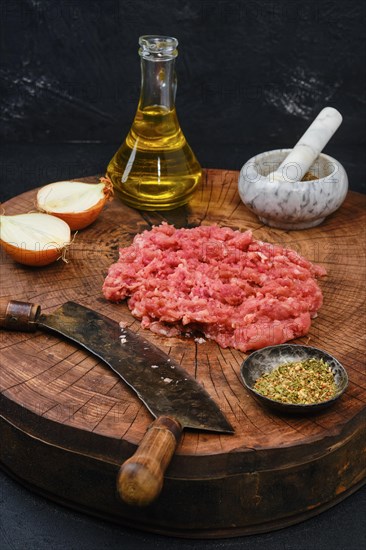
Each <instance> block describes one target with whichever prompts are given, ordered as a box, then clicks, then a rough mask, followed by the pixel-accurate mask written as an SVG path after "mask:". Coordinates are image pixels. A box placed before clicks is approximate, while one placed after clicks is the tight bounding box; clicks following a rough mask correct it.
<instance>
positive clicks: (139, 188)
mask: <svg viewBox="0 0 366 550" xmlns="http://www.w3.org/2000/svg"><path fill="white" fill-rule="evenodd" d="M107 174H108V176H109V177H110V178H111V180H112V182H113V185H114V188H115V191H116V194H117V195H118V196H119V197H120V199H121V200H122V201H123V202H125V203H126V204H128V205H129V206H133V207H134V208H138V209H143V210H170V209H172V208H175V207H178V206H181V205H183V204H185V203H187V202H188V201H189V199H190V197H191V196H192V194H193V192H194V190H195V189H196V187H197V185H198V184H199V183H200V181H201V178H202V169H201V166H200V165H199V163H198V161H197V159H196V157H195V155H194V153H193V151H192V150H191V148H190V147H189V145H188V143H187V141H186V139H185V137H184V135H183V132H182V130H181V128H180V125H179V122H178V118H177V115H176V111H175V108H172V109H168V108H165V107H163V106H161V105H153V106H149V107H146V108H144V109H141V108H140V106H139V107H138V109H137V112H136V115H135V119H134V121H133V124H132V127H131V129H130V131H129V133H128V136H127V137H126V139H125V141H124V143H123V144H122V145H121V147H120V148H119V149H118V151H117V152H116V154H115V155H114V157H113V158H112V160H111V161H110V163H109V165H108V168H107Z"/></svg>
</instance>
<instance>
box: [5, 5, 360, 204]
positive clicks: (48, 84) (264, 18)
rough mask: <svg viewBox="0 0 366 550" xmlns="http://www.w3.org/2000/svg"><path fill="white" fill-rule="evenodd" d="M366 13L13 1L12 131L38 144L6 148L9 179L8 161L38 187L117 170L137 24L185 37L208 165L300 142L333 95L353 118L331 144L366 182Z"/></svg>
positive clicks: (182, 112) (134, 88)
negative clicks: (110, 167)
mask: <svg viewBox="0 0 366 550" xmlns="http://www.w3.org/2000/svg"><path fill="white" fill-rule="evenodd" d="M364 25H365V10H364V5H363V2H361V1H355V0H350V1H349V2H347V3H345V2H341V1H340V0H333V1H327V0H325V1H323V2H315V1H308V2H294V1H290V0H288V1H274V0H264V1H262V2H258V1H253V0H252V1H251V0H248V1H247V2H244V1H239V0H232V1H227V0H196V1H193V0H188V1H187V0H170V2H169V3H167V2H163V1H162V0H156V1H155V2H146V1H145V0H133V1H132V0H131V1H127V0H126V1H122V0H103V2H100V1H99V0H64V1H62V2H53V1H51V0H17V1H16V2H14V0H2V2H1V29H0V30H1V50H2V51H1V61H0V86H1V88H0V92H1V98H2V99H1V107H0V117H1V126H0V139H1V141H2V142H3V143H10V142H11V143H14V144H19V143H22V144H31V145H32V146H31V147H26V146H25V145H22V147H21V148H20V149H17V148H14V146H13V148H11V149H10V151H9V149H8V148H5V151H3V152H2V156H1V158H0V165H1V187H2V189H3V188H5V187H6V186H7V177H6V176H7V164H8V163H9V162H10V163H15V164H16V165H17V169H18V168H19V161H20V162H21V163H22V164H23V165H24V170H26V171H28V172H32V171H33V172H35V173H33V174H32V178H31V179H28V180H27V182H25V181H24V179H23V178H22V177H21V176H20V175H19V172H18V171H17V174H16V177H17V178H18V179H19V180H21V181H22V184H23V185H26V186H27V188H28V189H29V188H30V187H35V186H37V185H38V184H39V183H40V182H42V183H43V181H51V180H52V179H55V177H56V178H57V177H61V176H62V177H65V176H64V174H71V175H72V176H77V175H78V174H80V172H81V169H82V168H83V169H84V168H88V167H89V166H90V167H91V168H93V169H92V170H91V171H92V172H96V171H97V172H99V171H100V172H102V171H104V169H105V166H106V163H107V161H108V160H109V158H110V157H111V155H112V154H113V152H114V151H115V149H116V148H117V146H118V144H119V142H120V141H122V139H123V138H124V137H125V135H126V133H127V131H128V130H129V128H130V126H131V122H132V118H133V115H134V112H135V109H136V105H137V100H138V96H139V87H140V67H139V57H138V54H137V48H138V37H139V35H141V34H146V33H162V34H170V35H173V36H176V37H177V38H178V39H179V42H180V45H179V57H178V59H177V65H176V68H177V73H178V94H177V108H178V115H179V118H180V123H181V126H182V128H183V130H184V132H185V134H186V137H187V139H188V141H189V143H190V144H191V146H192V148H193V150H194V151H195V153H196V154H197V157H198V158H199V160H200V162H201V164H202V165H203V166H205V167H215V168H227V169H239V168H240V167H241V166H242V165H243V164H244V162H245V161H246V160H248V159H249V158H250V157H251V156H252V155H253V154H254V153H258V152H262V151H266V150H270V149H277V148H281V147H291V146H292V145H294V144H295V142H296V141H297V139H298V138H299V137H300V136H301V134H302V133H303V132H304V131H305V129H306V128H307V126H308V125H309V123H310V121H311V120H312V119H313V118H314V117H315V115H316V114H317V113H318V112H319V111H320V110H321V108H322V107H324V106H325V105H332V106H334V107H336V108H338V109H339V110H340V111H341V112H342V114H343V116H344V122H343V124H342V126H341V128H340V129H339V130H338V132H337V134H336V135H335V136H334V138H333V139H332V141H331V143H330V144H329V145H328V146H327V147H326V149H325V152H327V153H328V154H330V155H331V156H334V157H335V158H337V159H338V160H339V161H340V162H342V163H343V164H344V166H345V168H346V171H347V172H348V174H349V177H350V187H351V189H354V190H360V191H361V190H362V189H363V190H364V187H362V185H363V183H364V180H365V170H364V161H363V152H364V142H365V130H364V114H365V109H364V106H365V94H364V88H363V86H364V76H365V69H364V61H365V56H364V38H363V33H362V29H363V28H364ZM50 143H53V144H59V149H58V151H59V153H58V154H59V161H58V165H57V167H56V168H55V169H50V167H49V166H48V164H49V161H48V158H47V157H48V153H47V147H48V144H50ZM63 144H65V145H63ZM72 144H74V147H73V146H72ZM88 144H100V145H99V146H97V145H93V146H92V147H91V148H89V147H88ZM107 144H109V145H107ZM46 145H47V147H46ZM63 146H64V147H65V151H66V152H65V154H64V155H63V153H62V148H63ZM81 150H82V151H83V156H84V154H85V157H86V159H87V161H84V162H83V159H80V154H79V153H80V151H81ZM65 159H66V160H65ZM80 161H81V162H80ZM65 162H66V164H67V165H66V166H65ZM44 165H46V171H47V174H46V173H45V168H44ZM86 165H87V166H86ZM39 172H42V173H41V174H39ZM83 173H84V175H85V173H86V172H85V170H84V171H83ZM38 175H40V177H39V178H38V177H37V176H38ZM48 176H49V177H48ZM6 196H9V195H8V194H7V193H6ZM2 198H4V196H3V197H2Z"/></svg>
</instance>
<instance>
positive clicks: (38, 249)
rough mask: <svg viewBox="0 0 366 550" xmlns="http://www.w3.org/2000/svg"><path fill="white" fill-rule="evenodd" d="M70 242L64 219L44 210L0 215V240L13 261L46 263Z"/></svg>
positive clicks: (61, 253)
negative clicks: (43, 211)
mask: <svg viewBox="0 0 366 550" xmlns="http://www.w3.org/2000/svg"><path fill="white" fill-rule="evenodd" d="M70 242H71V231H70V227H69V226H68V225H67V223H66V222H64V221H63V220H60V219H59V218H56V217H54V216H49V215H48V214H41V213H37V212H35V213H31V214H18V215H15V216H5V215H3V216H0V244H1V246H2V247H3V249H4V250H5V251H6V252H7V253H8V254H9V255H10V256H11V257H12V258H13V259H14V260H15V261H17V262H19V263H21V264H25V265H32V266H42V265H48V264H50V263H52V262H54V261H56V260H58V259H59V258H61V257H63V253H64V251H65V249H66V247H67V246H69V245H70Z"/></svg>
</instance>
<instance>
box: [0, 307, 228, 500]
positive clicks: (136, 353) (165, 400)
mask: <svg viewBox="0 0 366 550" xmlns="http://www.w3.org/2000/svg"><path fill="white" fill-rule="evenodd" d="M0 327H2V328H6V329H11V330H20V331H35V330H37V328H39V329H45V330H47V331H51V332H55V333H57V334H61V335H62V336H65V337H66V338H68V339H69V340H72V341H73V342H76V343H77V344H79V345H80V346H82V347H83V348H85V349H87V350H88V351H90V352H91V353H93V354H94V355H96V356H97V357H99V358H100V359H102V360H103V361H104V362H105V363H106V364H107V365H108V366H109V367H110V368H111V369H112V370H113V371H114V372H115V373H116V374H118V375H119V376H120V377H121V378H122V380H124V381H125V382H126V383H127V384H128V385H129V386H130V387H131V388H132V389H133V390H134V391H135V392H136V394H137V396H138V397H139V398H140V399H141V401H142V402H143V403H144V404H145V405H146V407H147V408H148V409H149V411H150V412H151V413H152V415H153V416H155V418H156V420H155V421H154V422H153V423H152V424H151V425H150V426H149V428H148V430H147V432H146V434H145V436H144V437H143V439H142V442H141V443H140V445H139V447H138V449H137V450H136V452H135V454H134V455H133V456H132V457H131V458H129V459H128V460H127V461H126V462H124V464H122V466H121V468H120V470H119V473H118V476H117V490H118V493H119V495H120V497H121V498H122V499H123V500H124V501H125V502H126V503H128V504H131V505H136V506H146V505H148V504H150V503H151V502H153V501H154V500H155V499H156V498H157V496H158V495H159V493H160V491H161V489H162V486H163V479H164V472H165V470H166V468H167V467H168V465H169V463H170V460H171V458H172V456H173V454H174V451H175V449H176V447H177V445H178V443H179V440H180V437H181V434H182V430H183V429H184V428H195V429H199V430H208V431H212V432H224V433H230V434H232V433H233V432H234V430H233V428H232V426H231V425H230V423H229V422H228V421H227V419H226V418H225V416H224V415H223V413H222V412H221V411H220V409H219V407H218V406H217V404H216V403H215V402H214V400H213V399H212V398H211V397H210V396H209V394H208V393H207V392H206V391H205V390H204V388H203V387H202V386H201V385H200V384H199V383H198V382H197V381H196V380H195V379H194V378H193V377H191V376H190V375H189V374H188V373H187V372H186V371H185V370H184V369H183V368H182V367H181V366H180V365H179V363H177V362H175V361H174V360H173V359H172V358H170V357H169V356H168V355H166V354H165V353H164V352H163V351H161V350H160V349H159V348H157V347H156V346H154V345H153V344H151V343H150V342H149V341H148V340H145V339H144V338H142V337H141V336H139V335H137V334H135V333H134V332H132V331H131V330H129V329H127V328H121V326H120V325H119V324H118V323H117V322H116V321H113V320H112V319H109V318H108V317H105V316H104V315H101V314H99V313H97V312H96V311H93V310H91V309H89V308H87V307H84V306H82V305H80V304H77V303H75V302H66V303H65V304H63V305H62V306H60V307H59V308H58V309H56V310H55V311H54V312H53V313H50V314H48V315H45V314H42V313H41V307H40V306H39V305H37V304H31V303H27V302H18V301H15V300H11V301H8V300H4V299H1V301H0Z"/></svg>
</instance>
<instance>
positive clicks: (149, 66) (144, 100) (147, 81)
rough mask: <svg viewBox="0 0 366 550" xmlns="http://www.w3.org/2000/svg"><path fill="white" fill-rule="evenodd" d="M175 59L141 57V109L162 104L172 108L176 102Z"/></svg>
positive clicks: (166, 107)
mask: <svg viewBox="0 0 366 550" xmlns="http://www.w3.org/2000/svg"><path fill="white" fill-rule="evenodd" d="M174 61H175V60H174V59H172V60H170V61H150V60H147V59H141V94H140V102H139V107H140V109H146V108H147V107H151V106H153V105H154V106H161V107H164V108H165V109H167V110H172V109H173V108H174V104H175V91H176V76H175V70H174Z"/></svg>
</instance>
